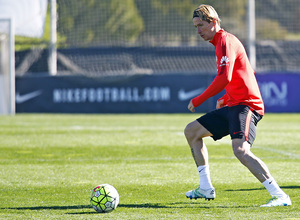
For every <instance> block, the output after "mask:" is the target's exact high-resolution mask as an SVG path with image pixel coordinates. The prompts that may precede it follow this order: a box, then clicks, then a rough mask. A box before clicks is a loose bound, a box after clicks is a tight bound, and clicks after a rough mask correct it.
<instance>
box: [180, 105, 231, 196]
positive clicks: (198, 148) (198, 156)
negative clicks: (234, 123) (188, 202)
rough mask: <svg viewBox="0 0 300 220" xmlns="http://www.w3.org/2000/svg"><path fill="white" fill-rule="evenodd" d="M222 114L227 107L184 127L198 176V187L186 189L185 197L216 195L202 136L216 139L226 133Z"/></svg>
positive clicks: (225, 124)
mask: <svg viewBox="0 0 300 220" xmlns="http://www.w3.org/2000/svg"><path fill="white" fill-rule="evenodd" d="M222 114H227V108H223V109H222V110H221V109H218V110H215V111H213V112H210V113H208V114H206V115H204V116H202V117H200V118H199V119H197V120H195V121H193V122H191V123H190V124H188V125H187V126H186V128H185V131H184V133H185V137H186V139H187V142H188V144H189V146H190V148H191V152H192V155H193V158H194V161H195V163H196V166H197V169H198V173H199V178H200V183H199V187H197V188H196V189H194V190H190V191H188V192H187V193H186V194H185V195H186V197H187V198H190V199H197V198H205V199H208V200H210V199H214V198H215V197H216V193H215V189H214V187H213V185H212V183H211V180H210V171H209V165H208V152H207V148H206V146H205V144H204V142H203V138H204V137H208V136H213V138H214V139H215V140H217V139H220V138H221V137H223V136H225V135H227V134H228V131H227V129H225V130H224V128H226V127H228V126H227V122H226V121H224V120H222V119H221V118H223V117H220V116H221V115H222ZM203 124H204V125H205V126H203ZM207 128H209V130H208V129H207Z"/></svg>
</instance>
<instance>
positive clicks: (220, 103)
mask: <svg viewBox="0 0 300 220" xmlns="http://www.w3.org/2000/svg"><path fill="white" fill-rule="evenodd" d="M222 107H224V99H220V100H218V101H217V105H216V109H218V108H222Z"/></svg>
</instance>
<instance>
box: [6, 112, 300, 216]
mask: <svg viewBox="0 0 300 220" xmlns="http://www.w3.org/2000/svg"><path fill="white" fill-rule="evenodd" d="M198 116H199V114H156V115H150V114H145V115H142V114H136V115H42V114H28V115H22V114H20V115H16V116H1V117H0V127H1V128H0V152H1V153H0V198H1V199H0V219H99V218H101V219H300V114H267V115H266V116H265V117H264V118H263V119H262V121H261V122H259V124H258V133H257V138H256V141H255V143H254V146H253V149H252V151H253V152H254V154H256V155H257V156H258V157H260V158H261V159H262V160H263V161H264V162H265V163H266V164H267V165H268V167H269V169H270V171H271V174H272V175H273V176H274V177H275V179H276V180H277V182H278V184H279V185H280V186H281V187H282V188H283V190H284V191H285V192H286V193H288V194H289V195H290V197H291V199H292V202H293V205H292V206H290V207H273V208H260V207H259V205H261V204H264V203H266V201H267V200H268V199H269V198H270V197H269V194H268V192H267V191H266V190H265V189H264V188H263V186H262V184H260V183H259V182H258V181H257V180H256V179H255V178H254V177H253V176H252V174H251V173H250V172H249V171H248V170H247V169H246V168H245V167H243V166H242V165H241V164H240V163H239V162H238V160H237V159H236V158H235V157H234V156H233V153H232V149H231V145H230V139H229V138H228V137H227V138H225V139H223V140H221V141H217V142H214V141H213V140H212V139H211V138H206V139H205V142H206V145H207V147H208V151H209V155H210V167H211V178H212V182H213V184H214V187H215V188H216V193H217V197H216V199H215V200H213V201H205V200H203V199H198V200H196V201H195V200H189V199H187V198H186V197H185V195H184V194H185V192H186V191H188V190H191V189H194V188H196V187H197V184H198V182H199V179H198V178H199V177H198V173H197V169H196V166H195V164H194V161H193V160H192V156H191V153H190V149H189V147H188V145H187V143H186V140H185V137H184V135H183V130H184V128H185V126H186V124H187V123H189V122H191V121H193V120H194V119H196V118H197V117H198ZM101 183H109V184H111V185H113V186H115V187H116V189H117V190H118V192H119V194H120V204H119V206H118V208H117V209H116V210H115V211H113V212H112V213H107V214H99V213H96V212H95V211H94V210H93V209H92V208H91V206H90V203H89V197H90V193H91V191H92V189H93V188H94V187H95V186H97V185H98V184H101Z"/></svg>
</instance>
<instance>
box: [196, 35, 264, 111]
mask: <svg viewBox="0 0 300 220" xmlns="http://www.w3.org/2000/svg"><path fill="white" fill-rule="evenodd" d="M210 43H212V44H213V45H214V46H215V48H216V56H217V69H218V74H217V76H216V77H215V79H214V81H213V82H212V83H211V84H210V86H209V87H208V88H207V89H206V90H205V91H204V92H203V93H202V94H201V95H199V96H197V97H195V98H193V99H192V103H193V105H194V107H197V106H199V105H201V104H202V103H203V102H204V101H205V100H207V99H208V98H210V97H212V96H214V95H216V94H218V93H219V92H221V91H222V90H223V89H225V90H226V94H225V95H224V96H223V97H222V98H220V99H223V100H224V105H227V106H229V107H231V106H235V105H248V106H250V108H251V109H252V110H255V111H256V112H257V113H259V114H260V115H264V104H263V100H262V97H261V94H260V90H259V87H258V84H257V81H256V78H255V75H254V70H253V69H252V67H251V65H250V62H249V59H248V57H247V54H246V51H245V48H244V46H243V45H242V43H241V42H240V41H239V40H238V39H237V38H236V37H235V36H234V35H232V34H230V33H228V32H226V31H224V30H223V29H221V30H220V31H218V32H217V33H216V34H215V36H214V38H213V39H212V41H210ZM220 99H219V100H220Z"/></svg>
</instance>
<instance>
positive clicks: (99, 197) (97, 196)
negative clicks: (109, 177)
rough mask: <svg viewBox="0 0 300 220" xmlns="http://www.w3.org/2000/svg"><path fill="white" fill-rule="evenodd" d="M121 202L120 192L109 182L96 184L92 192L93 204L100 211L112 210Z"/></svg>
mask: <svg viewBox="0 0 300 220" xmlns="http://www.w3.org/2000/svg"><path fill="white" fill-rule="evenodd" d="M118 204H119V193H118V191H117V190H116V189H115V187H113V186H112V185H109V184H101V185H99V186H96V187H95V188H94V189H93V191H92V194H91V205H92V206H93V208H94V209H95V210H96V211H97V212H100V213H103V212H111V211H113V210H114V209H116V208H117V206H118Z"/></svg>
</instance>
